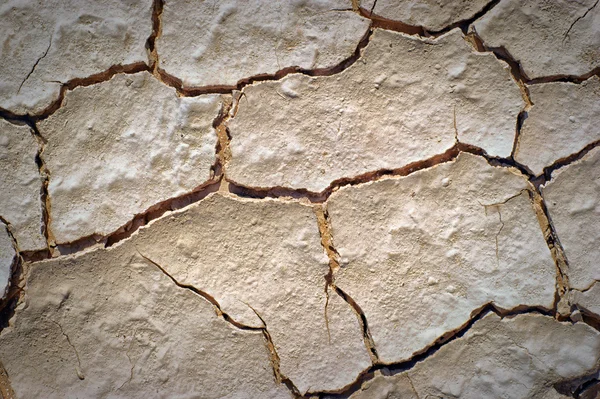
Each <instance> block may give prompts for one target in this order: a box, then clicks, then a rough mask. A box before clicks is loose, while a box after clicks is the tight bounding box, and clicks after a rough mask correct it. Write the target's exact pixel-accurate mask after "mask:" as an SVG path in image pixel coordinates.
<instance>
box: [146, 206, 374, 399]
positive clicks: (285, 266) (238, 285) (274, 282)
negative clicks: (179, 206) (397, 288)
mask: <svg viewBox="0 0 600 399" xmlns="http://www.w3.org/2000/svg"><path fill="white" fill-rule="evenodd" d="M159 243H160V244H159ZM198 243H202V244H201V245H198ZM136 247H137V248H138V250H139V251H140V252H141V253H143V254H144V255H145V256H147V257H148V258H150V259H152V260H153V261H154V262H156V263H158V264H160V265H161V266H162V267H164V269H165V270H166V271H167V272H168V273H169V274H171V275H172V276H173V277H174V278H175V279H176V280H177V281H179V282H180V283H182V284H189V285H193V286H194V287H196V288H198V289H200V290H202V291H204V292H206V293H207V294H209V295H210V296H212V297H213V298H215V300H216V301H217V302H218V303H219V304H220V305H221V309H222V310H223V311H224V312H226V313H227V314H228V315H229V316H230V317H231V318H233V319H234V320H235V321H236V322H239V323H242V324H244V325H248V326H253V327H262V326H263V325H265V324H266V326H267V329H268V331H269V333H270V334H271V337H272V338H273V343H274V345H275V348H276V350H277V353H278V355H279V358H280V366H281V372H282V374H283V375H285V376H287V377H289V378H290V379H291V380H292V381H293V382H294V383H295V384H296V386H297V387H298V389H299V390H300V391H301V392H302V393H304V392H306V391H317V392H318V391H333V390H338V389H341V388H343V387H344V386H346V385H348V384H350V383H351V382H352V381H354V379H355V378H356V377H357V376H358V374H359V373H360V372H361V371H363V370H364V369H366V368H367V367H368V366H369V365H370V359H369V356H368V354H367V352H366V350H365V347H364V344H363V341H362V339H361V331H360V326H359V324H358V320H357V317H356V315H355V314H354V313H353V311H352V308H351V307H350V306H349V305H348V304H346V303H344V302H343V301H342V300H341V299H340V298H339V297H338V296H337V295H336V294H335V293H333V292H330V294H329V301H327V295H326V293H325V290H324V287H325V275H326V274H327V273H328V270H329V268H328V259H327V257H326V255H325V254H324V251H323V248H322V247H321V241H320V237H319V229H318V225H317V219H316V216H315V213H314V210H313V209H312V208H311V207H310V206H306V205H300V204H298V203H294V202H284V201H279V200H265V201H252V200H239V199H238V200H236V199H234V198H230V197H223V196H221V195H212V196H210V197H208V198H207V199H205V200H203V201H202V202H201V203H199V204H197V205H195V206H192V207H190V209H189V210H186V211H184V212H181V213H177V214H174V215H172V216H170V217H167V218H165V219H161V220H158V221H156V222H155V223H153V224H152V225H151V227H150V228H148V229H144V230H142V231H140V235H139V237H138V238H136ZM326 304H327V309H326ZM331 370H336V371H335V372H332V371H331Z"/></svg>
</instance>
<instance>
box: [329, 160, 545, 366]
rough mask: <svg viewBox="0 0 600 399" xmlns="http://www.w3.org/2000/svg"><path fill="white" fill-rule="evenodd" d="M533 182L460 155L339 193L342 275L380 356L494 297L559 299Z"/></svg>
mask: <svg viewBox="0 0 600 399" xmlns="http://www.w3.org/2000/svg"><path fill="white" fill-rule="evenodd" d="M528 190H529V186H528V183H527V180H526V179H524V178H523V176H519V175H518V174H517V173H515V172H514V171H511V170H508V169H502V168H497V167H492V166H490V165H488V164H487V162H486V161H485V160H484V159H482V158H480V157H476V156H473V155H470V154H461V155H460V156H459V158H458V159H457V160H456V161H452V162H448V163H443V164H440V165H437V166H435V167H433V168H431V169H426V170H422V171H419V172H415V173H413V174H412V175H409V176H407V177H403V178H399V179H389V180H382V181H379V182H373V183H367V184H365V185H362V186H359V187H348V188H343V189H341V190H340V191H338V192H336V193H335V194H333V195H332V196H331V198H330V199H329V201H328V212H329V215H330V218H331V224H332V234H333V241H334V245H335V248H336V249H337V251H338V252H339V254H340V257H341V267H340V269H339V270H338V271H337V272H336V273H335V274H334V278H335V284H336V285H337V286H338V287H340V288H341V289H342V290H344V292H346V293H348V294H349V295H350V296H351V297H352V298H353V299H354V300H355V301H356V302H357V303H358V304H359V306H360V307H361V308H362V310H363V311H364V313H365V316H366V318H367V320H368V322H369V328H370V330H371V333H372V336H373V340H374V341H375V347H376V348H377V352H378V354H379V358H380V359H381V361H382V362H384V363H392V362H399V361H402V360H406V359H409V358H410V357H411V356H412V355H413V354H415V353H417V352H419V351H422V350H424V349H426V348H427V347H428V346H429V345H431V344H433V343H434V341H435V340H436V339H438V338H439V337H441V336H443V335H444V334H445V333H446V332H448V331H452V330H454V329H457V328H459V327H460V326H462V325H463V324H464V323H466V322H467V321H468V320H469V316H470V315H471V313H472V312H474V311H476V310H477V309H479V308H481V307H482V306H484V305H485V304H487V303H494V304H495V305H497V306H499V307H501V308H504V309H512V308H516V307H518V306H521V305H526V306H539V307H543V308H546V309H550V308H552V304H553V301H554V280H555V273H556V269H555V266H554V263H553V261H552V258H551V256H550V252H549V250H548V247H547V246H546V243H545V241H544V237H543V235H542V234H541V231H540V226H539V223H538V220H537V218H536V215H535V212H534V210H533V206H532V203H531V200H530V197H529V193H528ZM524 276H526V277H524ZM366 287H368V288H366Z"/></svg>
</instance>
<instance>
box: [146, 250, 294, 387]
mask: <svg viewBox="0 0 600 399" xmlns="http://www.w3.org/2000/svg"><path fill="white" fill-rule="evenodd" d="M136 251H137V253H138V255H139V256H141V257H142V258H143V259H144V260H146V261H147V262H148V263H150V264H152V265H154V266H156V267H157V268H158V269H159V270H160V271H161V272H162V273H163V274H164V275H165V276H167V277H168V278H169V280H171V281H172V282H173V283H174V284H175V285H176V286H178V287H179V288H182V289H185V290H188V291H191V292H193V293H194V294H196V295H198V296H200V297H202V298H204V299H205V300H206V301H208V302H209V303H210V304H211V305H212V306H213V308H214V310H215V314H216V315H217V317H222V318H223V320H225V321H227V322H228V323H230V324H231V325H232V326H234V327H236V328H238V329H240V330H244V331H261V332H262V334H263V337H264V338H265V341H266V343H267V349H268V350H269V354H270V358H271V365H272V367H273V374H274V376H275V379H276V381H277V382H278V383H281V384H284V385H285V386H286V387H287V388H288V390H289V391H290V392H291V394H292V395H293V396H294V397H295V398H301V397H302V395H301V394H300V391H299V390H298V388H297V387H296V386H295V385H294V383H293V382H292V381H291V380H290V379H289V378H287V377H286V376H285V375H283V374H282V373H281V370H280V358H279V355H278V354H277V350H276V348H275V344H274V343H273V339H272V338H271V334H270V333H269V331H268V329H267V323H266V322H265V320H264V319H263V318H262V316H261V315H260V314H259V313H258V312H257V311H256V310H255V309H254V308H253V307H252V306H250V305H249V304H246V305H247V306H248V307H249V308H250V309H251V310H252V311H253V312H254V313H255V314H256V316H257V317H258V318H259V319H260V321H261V322H262V324H263V327H253V326H247V325H245V324H242V323H240V322H238V321H236V320H235V319H234V318H232V317H231V316H229V315H228V314H227V313H226V312H224V311H223V309H222V308H221V305H220V304H219V302H218V301H217V300H216V299H215V298H214V297H213V296H212V295H210V294H209V293H207V292H204V291H202V290H200V289H198V288H196V287H195V286H193V285H190V284H183V283H180V282H179V281H178V280H177V279H175V277H173V276H172V275H171V274H169V272H167V271H166V270H165V268H163V267H162V266H161V265H160V264H158V263H157V262H155V261H153V260H152V259H150V258H148V257H147V256H145V255H143V254H142V253H141V252H140V251H139V250H138V249H137V248H136Z"/></svg>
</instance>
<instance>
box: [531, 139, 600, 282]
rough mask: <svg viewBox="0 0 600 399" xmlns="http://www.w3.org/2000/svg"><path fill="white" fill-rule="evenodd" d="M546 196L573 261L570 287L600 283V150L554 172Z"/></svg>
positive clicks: (571, 263) (555, 224)
mask: <svg viewBox="0 0 600 399" xmlns="http://www.w3.org/2000/svg"><path fill="white" fill-rule="evenodd" d="M542 193H543V195H544V198H545V199H546V205H547V206H548V211H549V213H550V217H551V218H552V223H553V224H554V226H555V228H556V232H557V234H558V237H559V240H560V243H561V245H562V246H563V248H564V250H565V255H566V256H567V259H568V261H569V282H570V285H571V287H572V288H574V289H577V290H583V289H586V288H589V287H590V286H591V285H592V284H593V283H594V282H595V281H597V280H600V269H599V268H598V258H599V257H600V246H598V245H597V243H598V229H597V228H596V226H598V223H600V149H598V148H595V149H593V150H592V151H590V152H589V153H587V154H586V155H585V156H584V157H583V158H582V159H581V160H579V161H576V162H574V163H573V164H571V165H569V166H566V167H564V168H562V169H559V170H558V171H556V172H554V173H553V176H552V180H551V181H550V182H549V183H547V184H546V185H545V186H544V187H543V188H542Z"/></svg>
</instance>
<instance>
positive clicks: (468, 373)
mask: <svg viewBox="0 0 600 399" xmlns="http://www.w3.org/2000/svg"><path fill="white" fill-rule="evenodd" d="M582 348H585V349H584V350H582ZM599 362H600V335H599V333H598V331H596V330H594V329H593V328H591V327H589V326H587V325H585V324H584V323H575V324H570V323H560V322H557V321H556V320H553V319H552V318H551V317H546V316H542V315H534V314H527V315H522V316H519V317H515V318H503V319H501V318H500V317H498V316H497V315H495V314H488V315H486V316H484V317H483V318H482V319H481V320H478V321H476V322H475V324H474V325H473V327H471V329H470V330H469V331H468V332H467V333H466V334H465V335H464V336H463V337H460V338H458V339H456V340H455V341H452V342H450V343H448V344H447V345H446V346H444V347H443V348H441V349H440V350H439V351H438V352H436V353H435V354H433V355H431V356H430V357H429V358H427V359H426V360H423V361H422V362H419V363H418V364H417V365H415V367H414V368H413V369H411V370H409V371H407V372H403V373H400V374H397V375H394V376H392V377H384V376H377V377H376V378H375V379H373V381H370V382H369V383H368V384H365V386H364V387H363V390H362V391H360V392H358V393H357V394H355V395H352V396H351V398H352V399H367V398H369V399H386V398H402V399H418V398H438V397H443V398H473V399H476V398H505V397H511V398H523V399H525V398H535V399H547V398H568V397H570V396H567V395H561V394H559V393H557V392H556V390H555V389H554V388H553V385H555V384H559V383H561V382H564V381H569V380H571V379H574V378H577V377H581V376H584V375H585V374H586V373H588V372H589V371H590V370H592V369H594V368H595V367H597V366H598V363H599ZM507 393H510V395H507Z"/></svg>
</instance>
